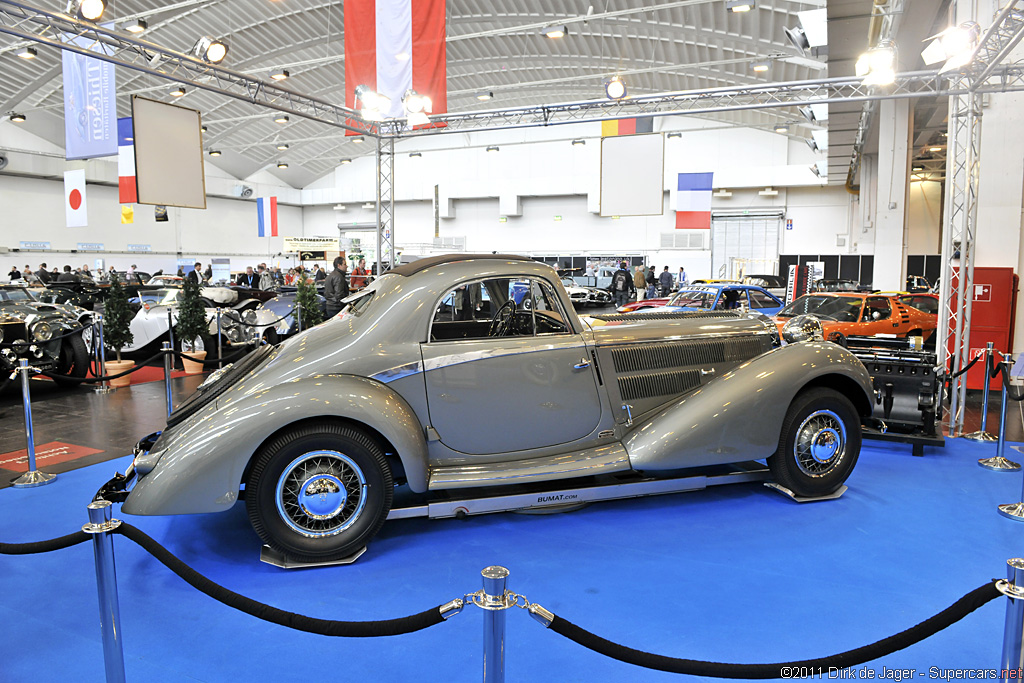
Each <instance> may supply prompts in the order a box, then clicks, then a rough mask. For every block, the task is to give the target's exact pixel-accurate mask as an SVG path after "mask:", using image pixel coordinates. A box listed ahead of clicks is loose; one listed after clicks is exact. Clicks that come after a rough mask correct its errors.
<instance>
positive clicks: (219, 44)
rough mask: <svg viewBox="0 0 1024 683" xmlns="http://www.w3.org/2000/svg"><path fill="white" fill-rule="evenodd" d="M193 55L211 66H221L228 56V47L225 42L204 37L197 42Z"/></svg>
mask: <svg viewBox="0 0 1024 683" xmlns="http://www.w3.org/2000/svg"><path fill="white" fill-rule="evenodd" d="M192 54H193V55H195V56H196V57H198V58H199V59H201V60H203V61H204V62H209V63H210V64H220V63H221V62H223V61H224V58H225V57H227V56H228V45H227V43H225V42H224V41H223V40H217V39H216V38H211V37H210V36H203V37H202V38H200V39H199V40H197V41H196V44H195V46H194V47H193V48H192Z"/></svg>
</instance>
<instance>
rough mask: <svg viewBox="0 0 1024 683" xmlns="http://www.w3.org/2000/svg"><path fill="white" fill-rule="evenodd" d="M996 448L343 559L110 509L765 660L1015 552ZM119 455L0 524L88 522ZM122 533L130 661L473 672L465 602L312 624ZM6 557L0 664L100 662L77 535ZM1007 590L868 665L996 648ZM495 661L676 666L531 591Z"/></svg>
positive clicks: (365, 597) (343, 613) (161, 532)
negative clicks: (288, 619)
mask: <svg viewBox="0 0 1024 683" xmlns="http://www.w3.org/2000/svg"><path fill="white" fill-rule="evenodd" d="M993 451H994V446H985V445H979V444H973V443H968V442H964V441H962V440H953V441H950V442H949V445H948V447H947V448H946V449H945V450H934V449H926V457H924V458H914V457H912V456H911V455H910V448H909V447H908V446H896V445H878V444H876V443H871V442H868V444H866V446H865V448H864V450H863V452H862V455H861V460H860V463H859V464H858V466H857V469H856V471H855V472H854V474H853V476H852V477H851V478H850V480H849V482H848V484H849V486H850V490H849V491H848V492H847V494H846V495H845V496H843V497H842V498H841V499H839V500H836V501H831V502H821V503H812V504H804V505H798V504H796V503H793V502H791V501H789V500H788V499H786V498H784V497H782V496H781V495H779V494H777V493H774V492H772V491H770V490H768V489H765V488H763V487H762V486H761V485H760V484H738V485H731V486H723V487H718V488H714V489H708V490H705V491H700V492H694V493H684V494H677V495H671V496H662V497H655V498H649V499H639V500H628V501H620V502H611V503H601V504H595V505H592V506H591V507H589V508H586V509H583V510H580V511H577V512H573V513H568V514H561V515H550V516H526V515H515V514H497V515H488V516H481V517H474V518H471V519H469V520H466V521H458V520H435V521H430V520H406V521H397V522H390V523H388V524H386V525H385V526H384V529H383V530H382V532H381V534H380V535H379V536H378V538H377V539H376V540H375V541H374V542H373V543H372V544H371V545H370V548H369V551H368V552H367V553H366V555H364V556H363V557H362V559H360V560H359V561H358V562H357V563H356V564H354V565H352V566H349V567H334V568H324V569H309V570H297V571H296V570H293V571H285V570H280V569H277V568H274V567H271V566H268V565H265V564H261V563H260V562H259V561H258V552H259V542H258V540H257V537H256V536H255V534H254V533H253V531H252V530H251V529H250V527H249V524H248V521H247V519H246V515H245V509H244V505H239V506H236V507H235V508H234V509H233V510H231V511H229V512H227V513H222V514H212V515H201V516H190V517H167V518H133V517H128V516H126V517H125V518H126V519H127V520H128V521H129V522H131V523H132V524H134V525H135V526H138V527H140V528H141V529H143V530H144V531H146V532H147V533H149V534H150V535H151V536H153V537H154V538H156V539H157V540H158V541H159V542H161V543H163V544H164V545H165V546H166V547H168V548H169V549H170V550H171V551H172V552H174V553H176V554H177V555H178V556H179V557H181V558H182V559H184V560H185V561H186V562H188V563H189V564H190V565H191V566H193V567H195V568H196V569H197V570H198V571H200V572H201V573H203V574H205V575H207V576H209V577H210V578H212V579H214V580H215V581H218V582H220V583H222V584H223V585H225V586H227V587H229V588H231V589H233V590H235V591H238V592H240V593H242V594H245V595H248V596H251V597H253V598H255V599H257V600H261V601H264V602H267V603H270V604H272V605H275V606H277V607H281V608H283V609H287V610H291V611H295V612H300V613H304V614H309V615H312V616H317V617H323V618H331V619H345V620H372V619H382V618H389V617H395V616H402V615H406V614H410V613H414V612H418V611H420V610H423V609H426V608H428V607H431V606H434V605H438V604H441V603H444V602H446V601H448V600H450V599H452V598H455V597H460V596H462V595H463V594H464V593H469V592H473V591H475V590H477V589H478V588H479V587H480V570H481V569H482V568H483V567H485V566H487V565H490V564H501V565H504V566H507V567H508V568H509V569H510V570H511V578H510V584H509V586H510V588H511V590H514V591H516V592H519V593H522V594H524V595H526V596H527V597H528V598H529V599H530V600H532V601H535V602H538V603H540V604H542V605H544V606H545V607H547V608H548V609H550V610H552V611H553V612H555V613H556V614H560V615H562V616H563V617H565V618H567V619H569V620H571V621H574V622H575V623H577V624H579V625H580V626H583V627H584V628H588V629H590V630H592V631H594V632H596V633H598V634H600V635H603V636H605V637H607V638H609V639H611V640H614V641H617V642H620V643H623V644H626V645H631V646H634V647H638V648H642V649H646V650H648V651H651V652H656V653H661V654H666V655H673V656H679V657H688V658H694V659H709V660H718V661H734V662H771V661H781V660H791V659H801V658H810V657H816V656H821V655H825V654H830V653H834V652H839V651H842V650H846V649H850V648H854V647H858V646H860V645H864V644H867V643H870V642H874V641H875V640H878V639H880V638H882V637H885V636H888V635H891V634H892V633H895V632H897V631H901V630H903V629H905V628H908V627H909V626H912V625H913V624H916V623H917V622H919V621H921V620H923V619H925V618H927V617H929V616H931V615H933V614H934V613H936V612H938V611H940V610H941V609H943V608H945V607H947V606H948V605H950V604H951V603H953V602H954V601H955V600H957V599H958V598H960V597H961V596H962V595H963V594H964V593H967V592H968V591H970V590H972V589H974V588H976V587H978V586H979V585H981V584H983V583H985V582H986V581H988V580H989V579H991V578H992V577H1002V576H1004V575H1005V561H1006V559H1007V558H1010V557H1016V556H1020V555H1024V525H1022V524H1018V523H1016V522H1013V521H1010V520H1007V519H1004V518H1002V517H1000V516H999V515H998V514H997V513H996V505H997V504H998V503H1007V502H1015V501H1017V500H1019V498H1020V493H1021V475H1020V474H1016V475H1013V474H1000V473H992V472H988V471H986V470H983V469H981V468H979V467H978V466H977V464H976V460H977V458H979V457H985V456H987V455H989V454H991V453H992V452H993ZM1011 453H1012V454H1013V455H1017V454H1016V453H1014V452H1012V451H1011ZM1018 460H1019V458H1018ZM126 464H127V459H120V460H116V461H113V462H107V463H102V464H99V465H94V466H92V467H88V468H84V469H81V470H76V471H72V472H67V473H64V474H61V475H60V478H59V480H58V481H57V482H56V483H54V484H52V485H49V486H46V487H42V488H38V489H30V490H16V489H6V490H3V491H0V519H2V520H3V521H2V523H0V540H2V541H8V542H24V541H31V540H41V539H44V538H50V537H53V536H58V535H63V534H66V533H69V532H71V531H74V530H76V529H78V528H80V527H81V525H82V523H83V522H84V521H85V517H86V515H85V505H86V504H87V502H88V500H89V498H90V497H91V495H92V493H93V492H94V491H95V490H96V488H97V487H98V485H99V484H101V483H102V482H104V481H106V479H107V478H109V476H110V475H111V474H112V473H113V471H114V469H115V468H119V469H121V470H123V469H124V467H125V465H126ZM115 516H120V514H119V512H118V513H115ZM115 544H116V555H117V569H118V583H119V587H120V597H121V616H122V620H123V634H124V643H125V658H126V662H127V670H128V680H129V681H147V682H156V681H237V680H249V681H302V682H305V681H310V680H317V681H435V680H436V681H441V680H443V681H446V682H447V681H452V682H462V681H478V680H480V677H481V643H482V626H481V624H482V612H481V611H480V610H479V609H477V608H475V607H471V608H467V609H466V610H465V611H464V612H463V613H462V614H461V615H459V616H457V617H455V618H453V619H452V620H451V621H448V622H446V623H444V624H440V625H438V626H435V627H433V628H430V629H427V630H425V631H422V632H420V633H416V634H411V635H406V636H399V637H393V638H377V639H351V640H350V639H331V638H325V637H321V636H315V635H310V634H306V633H299V632H294V631H290V630H288V629H285V628H282V627H279V626H275V625H271V624H267V623H264V622H261V621H258V620H256V619H254V618H251V617H249V616H247V615H244V614H241V613H239V612H235V611H233V610H231V609H229V608H227V607H225V606H223V605H221V604H220V603H217V602H215V601H213V600H211V599H210V598H207V597H206V596H204V595H202V594H200V593H198V592H197V591H195V590H193V589H192V588H191V587H190V586H188V585H187V584H185V583H184V582H183V581H181V580H180V579H178V578H177V577H176V576H174V575H173V574H171V573H170V571H168V570H167V569H165V568H164V567H163V566H162V565H160V564H159V563H157V562H156V561H155V560H154V559H153V558H152V557H150V556H149V555H147V554H146V553H145V552H143V551H142V550H141V549H140V548H138V547H137V546H135V545H134V544H132V543H131V542H129V541H127V540H126V539H124V538H122V537H117V538H116V539H115ZM0 576H2V577H3V591H2V594H0V595H2V597H0V620H2V623H3V625H4V626H3V637H2V638H0V680H2V681H18V682H20V681H75V682H84V681H102V680H103V661H102V649H101V645H100V641H99V628H98V619H97V604H96V603H97V599H96V590H95V579H94V570H93V560H92V549H91V546H90V545H88V544H84V545H80V546H76V547H74V548H71V549H67V550H63V551H59V552H55V553H49V554H46V555H40V556H29V557H0ZM1004 610H1005V605H1004V600H1003V599H1002V598H1000V599H999V600H997V601H995V602H992V603H989V604H988V605H986V606H985V607H983V608H982V609H980V610H979V611H977V612H975V613H974V614H972V615H970V616H969V617H967V619H965V620H964V621H962V622H960V623H959V624H956V625H955V626H953V627H951V628H949V629H947V630H946V631H943V632H941V633H939V634H938V635H936V636H934V637H933V638H931V639H929V640H927V641H925V642H923V643H921V644H919V645H916V646H914V647H912V648H910V649H908V650H905V651H902V652H899V653H897V654H894V655H891V656H890V657H887V658H885V659H884V660H881V661H876V662H875V663H874V664H873V665H872V668H874V669H875V670H876V672H877V675H878V677H879V678H881V677H882V675H883V667H886V668H887V669H895V668H915V669H917V670H918V671H919V672H920V674H919V675H918V678H926V679H929V678H930V677H929V669H930V668H931V667H937V668H939V669H957V668H960V669H963V668H979V667H981V668H988V667H992V668H994V667H997V666H998V663H999V654H1000V647H1001V641H1002V630H1003V616H1004ZM507 676H508V680H509V681H625V680H629V681H662V680H670V679H676V678H679V677H678V676H673V675H670V674H665V673H660V672H654V671H648V670H643V669H638V668H635V667H632V666H629V665H626V664H622V663H619V662H616V661H613V660H610V659H606V658H604V657H602V656H600V655H597V654H594V653H592V652H589V651H587V650H584V649H583V648H581V647H579V646H577V645H576V644H574V643H572V642H570V641H568V640H565V639H563V638H562V637H561V636H558V635H556V634H554V633H553V632H550V631H547V630H545V629H543V628H542V627H541V626H540V625H539V624H537V623H536V622H534V621H533V620H532V619H530V618H529V616H528V615H527V614H526V613H525V612H523V611H522V610H511V612H510V613H509V614H508V648H507ZM825 677H826V678H827V675H826V676H825Z"/></svg>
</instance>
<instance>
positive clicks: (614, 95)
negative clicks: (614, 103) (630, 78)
mask: <svg viewBox="0 0 1024 683" xmlns="http://www.w3.org/2000/svg"><path fill="white" fill-rule="evenodd" d="M604 94H605V95H607V96H608V99H610V100H621V99H622V98H624V97H625V96H626V82H625V81H623V80H622V77H621V76H613V77H612V78H609V79H608V80H606V81H605V82H604Z"/></svg>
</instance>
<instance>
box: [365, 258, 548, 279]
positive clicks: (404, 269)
mask: <svg viewBox="0 0 1024 683" xmlns="http://www.w3.org/2000/svg"><path fill="white" fill-rule="evenodd" d="M474 259H499V260H502V261H529V262H530V263H533V262H534V261H533V259H531V258H530V257H528V256H517V255H515V254H441V255H440V256H431V257H429V258H421V259H418V260H416V261H413V262H412V263H406V264H405V265H402V266H398V267H397V268H394V269H392V270H389V271H387V272H386V273H384V274H385V275H387V274H388V273H394V274H395V275H401V276H403V277H409V276H410V275H415V274H416V273H418V272H420V271H422V270H426V269H427V268H433V267H434V266H440V265H444V264H445V263H455V262H457V261H470V260H474Z"/></svg>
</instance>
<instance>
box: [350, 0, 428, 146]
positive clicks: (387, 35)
mask: <svg viewBox="0 0 1024 683" xmlns="http://www.w3.org/2000/svg"><path fill="white" fill-rule="evenodd" d="M446 68H447V67H446V61H445V2H444V0H345V106H346V107H349V108H351V109H359V107H357V106H356V96H355V90H356V87H357V86H360V85H365V86H368V87H369V88H370V89H371V90H374V91H376V92H379V93H380V94H382V95H386V96H387V97H390V98H391V109H390V110H389V111H388V112H385V115H386V116H388V117H395V118H401V117H403V116H404V113H403V111H402V97H404V96H405V93H406V91H407V90H410V89H411V90H415V91H416V93H417V94H419V95H426V96H427V97H429V98H430V99H431V104H432V105H433V106H432V109H431V113H432V114H443V113H445V112H447V111H448V82H447V77H446ZM347 134H348V135H358V133H353V132H351V131H348V132H347Z"/></svg>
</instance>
